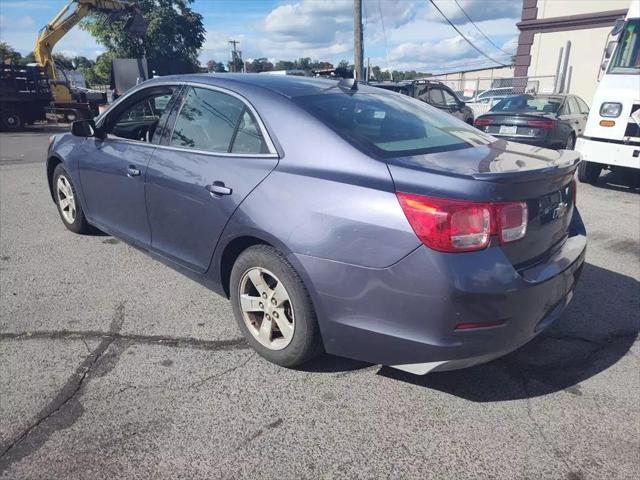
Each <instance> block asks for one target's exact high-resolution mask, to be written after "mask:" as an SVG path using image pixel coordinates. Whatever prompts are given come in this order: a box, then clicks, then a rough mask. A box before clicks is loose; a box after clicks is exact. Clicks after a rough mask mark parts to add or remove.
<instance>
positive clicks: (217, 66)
mask: <svg viewBox="0 0 640 480" xmlns="http://www.w3.org/2000/svg"><path fill="white" fill-rule="evenodd" d="M207 72H209V73H212V72H216V73H221V72H226V70H225V68H224V63H222V62H216V61H215V60H209V61H208V62H207Z"/></svg>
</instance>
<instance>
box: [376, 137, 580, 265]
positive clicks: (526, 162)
mask: <svg viewBox="0 0 640 480" xmlns="http://www.w3.org/2000/svg"><path fill="white" fill-rule="evenodd" d="M578 162H579V155H578V154H577V153H576V152H573V151H566V150H561V151H554V150H547V149H544V148H538V147H531V146H528V145H522V144H517V143H512V142H505V141H502V140H499V141H496V142H492V143H490V144H487V145H480V146H477V147H472V148H465V149H461V150H455V151H449V152H442V153H434V154H426V155H416V156H411V157H401V158H394V159H389V160H388V165H389V170H390V172H391V176H392V178H393V181H394V184H395V187H396V191H399V192H406V193H413V194H418V195H426V196H431V197H441V198H450V199H460V200H473V201H479V202H508V201H525V202H526V203H527V208H528V226H527V233H526V235H525V237H524V238H523V239H521V240H518V241H516V242H514V243H511V244H507V245H504V246H501V247H500V248H502V249H503V251H504V252H505V254H506V255H507V256H508V257H509V259H510V260H511V262H512V263H513V264H514V266H515V267H516V268H517V269H522V268H527V267H528V266H531V265H534V264H536V263H538V262H540V261H542V260H544V259H545V258H546V257H547V256H548V255H550V254H552V253H553V252H554V251H555V250H556V248H559V246H560V245H561V244H562V243H563V241H564V240H565V239H566V237H567V235H568V229H569V224H570V222H571V218H572V216H573V212H574V201H573V190H572V189H573V188H574V185H573V183H572V179H573V175H574V172H575V169H576V167H577V165H578ZM494 244H495V245H497V241H496V239H494V240H493V241H492V245H494Z"/></svg>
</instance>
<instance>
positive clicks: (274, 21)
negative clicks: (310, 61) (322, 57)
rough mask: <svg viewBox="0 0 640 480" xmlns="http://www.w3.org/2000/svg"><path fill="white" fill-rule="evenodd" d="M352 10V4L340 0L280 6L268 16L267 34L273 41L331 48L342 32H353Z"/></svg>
mask: <svg viewBox="0 0 640 480" xmlns="http://www.w3.org/2000/svg"><path fill="white" fill-rule="evenodd" d="M352 8H353V4H352V3H350V2H346V1H339V0H329V1H322V2H313V1H309V0H304V1H302V2H300V3H295V4H286V5H281V6H279V7H277V8H275V9H274V10H272V11H271V12H270V13H269V14H268V15H267V16H266V18H265V20H264V31H265V33H266V34H267V35H268V36H269V38H270V39H272V40H280V41H295V42H296V43H297V44H299V45H305V46H328V45H331V44H332V42H333V41H334V40H335V37H336V35H337V34H338V33H339V32H345V31H351V30H352V29H353V17H352Z"/></svg>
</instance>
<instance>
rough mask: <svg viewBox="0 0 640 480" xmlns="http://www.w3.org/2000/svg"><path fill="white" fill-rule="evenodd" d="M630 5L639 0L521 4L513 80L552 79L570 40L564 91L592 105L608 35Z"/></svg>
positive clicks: (529, 0) (535, 0)
mask: <svg viewBox="0 0 640 480" xmlns="http://www.w3.org/2000/svg"><path fill="white" fill-rule="evenodd" d="M631 1H634V2H639V1H640V0H523V4H522V21H521V22H520V23H518V29H519V30H520V37H519V39H518V51H517V56H516V62H515V76H516V77H520V76H546V75H555V73H556V68H557V65H558V57H559V54H560V49H561V48H566V43H567V41H570V42H571V48H570V54H569V59H568V66H569V67H571V70H572V72H571V79H570V83H569V85H568V91H570V92H571V93H575V94H576V95H579V96H580V97H582V98H583V99H584V100H585V101H586V102H587V103H589V104H591V100H592V98H593V94H594V93H595V91H596V87H597V84H598V74H599V71H600V64H601V61H602V55H603V51H604V48H605V46H606V43H607V37H608V35H609V32H610V31H611V27H612V26H613V25H614V23H615V22H616V20H617V19H619V18H623V17H624V16H625V15H626V13H627V10H628V9H629V5H630V3H631ZM565 90H566V89H565Z"/></svg>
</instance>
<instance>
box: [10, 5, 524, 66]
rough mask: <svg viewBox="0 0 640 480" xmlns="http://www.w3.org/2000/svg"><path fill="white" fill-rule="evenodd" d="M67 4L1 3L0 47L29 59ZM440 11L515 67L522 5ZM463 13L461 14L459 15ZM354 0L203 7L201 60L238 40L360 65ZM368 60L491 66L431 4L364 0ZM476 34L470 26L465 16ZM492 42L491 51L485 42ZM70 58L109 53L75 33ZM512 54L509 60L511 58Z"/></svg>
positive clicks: (248, 51) (270, 51)
mask: <svg viewBox="0 0 640 480" xmlns="http://www.w3.org/2000/svg"><path fill="white" fill-rule="evenodd" d="M64 3H65V0H21V1H20V0H0V40H2V41H5V42H8V43H9V44H10V45H12V46H13V47H14V48H16V49H17V50H19V51H20V52H22V53H28V52H29V51H30V50H31V49H32V47H33V43H34V40H35V37H36V33H37V31H38V30H39V29H40V28H41V27H42V26H43V25H44V24H45V23H46V22H47V21H49V20H50V19H51V18H52V17H53V16H54V15H55V14H56V13H57V11H58V10H59V9H60V8H61V7H62V6H63V5H64ZM436 3H437V5H438V6H439V7H440V9H441V10H442V11H443V12H444V13H445V15H447V17H449V18H450V19H451V20H452V21H453V22H454V23H455V24H456V25H457V26H458V28H459V29H460V30H461V31H462V32H463V33H464V34H465V35H466V36H467V37H468V38H469V39H471V41H472V42H473V43H474V45H476V46H477V47H478V48H480V49H481V50H482V51H484V52H485V53H486V54H487V55H488V56H490V57H492V58H494V59H495V60H498V61H501V62H508V61H509V58H510V56H509V55H508V53H511V54H512V53H514V52H515V49H516V46H517V34H518V30H517V28H516V26H515V24H516V23H517V22H518V21H519V17H520V14H521V8H522V2H521V0H458V1H457V3H458V4H459V6H458V4H456V2H455V1H454V0H436ZM460 7H462V9H461V8H460ZM352 8H353V2H352V1H351V0H297V1H292V0H196V1H195V2H194V4H193V9H194V10H195V11H197V12H199V13H201V14H202V15H203V17H204V23H205V27H206V29H207V40H206V43H205V45H204V46H203V49H202V52H201V54H200V59H201V60H202V62H203V63H206V61H207V60H211V59H213V60H216V61H223V62H226V61H227V60H228V59H229V45H228V44H227V42H228V40H230V39H231V38H233V39H236V40H239V41H240V45H239V48H240V49H241V50H242V51H243V56H244V58H245V59H252V58H256V57H267V58H269V59H270V60H272V61H273V60H279V59H295V58H298V57H312V58H314V59H318V60H328V61H331V62H333V63H334V64H337V63H338V62H339V61H340V60H341V59H347V60H349V61H350V62H353V20H352V18H353V17H352ZM363 9H364V21H363V23H364V44H365V57H370V58H371V63H372V65H379V66H380V67H381V68H383V69H386V68H390V69H399V70H405V69H416V70H418V71H429V72H442V71H447V70H456V69H460V68H480V67H484V66H488V65H491V64H492V62H491V61H490V60H487V59H486V58H485V57H483V56H481V55H480V54H479V53H478V52H477V51H476V50H474V49H473V48H472V47H471V46H470V45H469V44H467V43H466V42H465V41H464V40H463V39H462V38H461V37H459V36H458V34H457V33H456V32H455V31H454V30H453V28H452V27H451V26H450V25H449V24H447V23H446V21H445V20H444V19H443V18H442V16H441V15H440V13H438V11H437V10H436V9H435V8H433V6H432V5H430V4H429V2H428V1H427V0H363ZM463 10H464V12H466V14H467V15H468V16H469V18H471V19H472V20H473V22H474V23H475V25H476V26H477V27H478V28H479V29H480V31H481V32H482V33H480V32H479V31H478V30H477V29H476V27H475V26H474V25H473V24H472V23H471V22H469V21H468V19H467V18H466V16H465V14H464V13H463ZM482 34H484V35H486V36H487V37H488V38H489V39H490V40H491V42H492V43H493V44H495V45H496V46H497V47H499V48H496V46H494V45H492V44H491V43H490V42H489V41H488V40H487V39H486V38H484V37H483V35H482ZM56 51H58V52H63V53H66V54H68V55H84V56H87V57H90V58H95V56H96V55H98V54H100V53H101V52H102V47H101V45H99V44H98V43H96V41H95V40H94V39H93V38H92V37H91V36H90V35H89V34H87V33H86V32H84V31H82V30H80V29H79V28H75V29H73V30H72V31H71V32H69V34H68V35H67V36H66V37H65V38H64V39H63V40H62V41H61V42H60V43H59V44H58V45H57V46H56ZM505 52H506V53H505Z"/></svg>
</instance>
